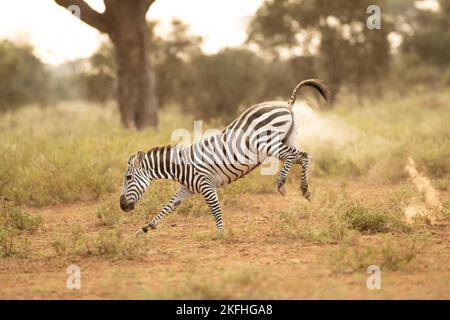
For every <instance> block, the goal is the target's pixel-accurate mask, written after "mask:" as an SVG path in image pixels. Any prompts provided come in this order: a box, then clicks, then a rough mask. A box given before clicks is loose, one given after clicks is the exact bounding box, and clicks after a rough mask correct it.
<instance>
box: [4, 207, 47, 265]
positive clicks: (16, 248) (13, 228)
mask: <svg viewBox="0 0 450 320" xmlns="http://www.w3.org/2000/svg"><path fill="white" fill-rule="evenodd" d="M41 226H42V219H41V218H40V217H36V216H33V215H31V214H29V213H26V212H24V211H22V210H21V209H20V208H19V207H17V206H14V205H13V204H12V203H11V202H9V201H5V200H0V257H8V256H12V255H22V256H26V255H28V253H29V251H30V241H29V240H28V237H27V234H29V233H32V232H35V231H37V230H38V229H39V228H40V227H41Z"/></svg>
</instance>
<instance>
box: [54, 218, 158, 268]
mask: <svg viewBox="0 0 450 320" xmlns="http://www.w3.org/2000/svg"><path fill="white" fill-rule="evenodd" d="M85 234H86V233H85V232H83V230H82V229H81V228H74V230H72V234H71V235H70V236H69V237H65V238H55V239H53V241H52V243H51V245H52V248H53V250H54V253H55V254H56V255H57V256H60V257H73V256H77V255H81V256H103V257H107V258H110V259H113V260H121V259H136V258H140V257H143V256H145V255H146V254H147V252H148V249H149V242H150V240H149V238H148V237H140V236H137V235H134V234H130V233H128V232H125V231H124V230H123V229H122V228H121V227H120V226H115V227H114V228H112V229H104V230H101V231H99V232H98V233H96V234H95V235H90V236H87V235H85Z"/></svg>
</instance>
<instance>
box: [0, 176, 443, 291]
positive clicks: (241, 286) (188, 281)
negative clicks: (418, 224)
mask: <svg viewBox="0 0 450 320" xmlns="http://www.w3.org/2000/svg"><path fill="white" fill-rule="evenodd" d="M353 188H354V190H357V192H359V193H361V194H363V193H366V194H369V195H370V196H378V195H382V194H383V192H385V190H386V188H384V187H380V186H367V187H363V186H361V185H357V184H355V185H353ZM291 189H292V188H291ZM444 196H445V197H447V198H448V194H445V195H444ZM295 197H299V195H298V194H297V193H296V192H295V191H294V190H290V192H289V194H288V196H287V197H286V198H282V197H281V196H280V195H279V194H276V193H271V194H258V195H243V196H242V201H241V203H242V204H241V205H239V206H236V205H234V206H232V207H230V206H225V207H224V208H223V209H224V210H223V211H224V221H225V224H226V227H227V228H228V230H229V231H228V232H229V234H231V236H228V237H226V238H224V239H219V240H215V239H214V225H213V221H212V217H210V216H199V217H196V216H188V217H186V216H183V215H181V214H174V215H172V216H170V217H168V218H167V219H166V220H165V221H163V222H162V223H161V225H160V226H159V228H158V229H157V230H155V231H154V232H152V233H149V234H148V235H147V237H148V238H149V241H150V248H151V249H150V253H149V254H147V255H146V256H143V257H138V258H134V259H131V260H128V259H114V258H111V257H102V256H87V255H75V256H67V257H59V256H56V255H54V254H51V252H53V249H52V247H51V242H52V241H53V239H54V237H55V236H62V237H64V236H65V235H68V234H69V233H70V230H71V228H72V227H73V226H75V225H81V226H83V227H84V228H85V230H86V232H88V233H96V232H98V231H99V230H100V229H101V228H104V227H100V226H98V224H97V221H96V216H95V212H96V209H97V205H98V204H97V203H95V202H88V203H77V204H71V205H58V206H53V207H46V208H39V209H37V208H29V209H28V211H29V212H31V213H33V214H37V215H40V216H42V218H43V221H44V230H43V231H40V232H38V233H36V234H33V235H31V236H30V240H31V242H32V250H33V251H35V252H39V254H38V255H37V256H36V255H35V256H33V257H32V258H24V257H9V258H4V259H1V260H0V298H1V299H111V298H112V299H121V298H126V299H151V298H162V299H164V298H185V299H186V298H194V299H196V298H206V299H208V298H225V299H227V298H238V299H239V298H255V299H264V298H269V299H272V298H276V299H383V298H388V299H401V298H406V299H449V298H450V226H449V225H443V226H439V227H434V228H429V229H428V231H427V232H426V233H427V234H426V240H424V242H423V243H421V244H420V245H419V246H418V249H417V250H418V251H417V253H416V258H415V260H414V261H413V262H412V266H411V267H410V268H408V269H407V270H402V271H391V272H389V271H383V270H381V289H380V290H369V289H368V288H367V286H366V281H367V278H368V276H369V275H368V274H367V273H365V272H363V271H362V272H352V273H337V272H334V271H333V269H332V268H331V267H330V264H329V263H328V262H327V257H328V256H329V254H330V250H333V249H335V248H336V246H337V245H338V244H311V243H308V242H307V241H304V240H302V239H289V238H286V237H276V236H273V235H272V234H271V230H272V229H271V228H272V227H273V221H275V219H276V218H277V215H278V214H279V213H280V211H282V210H283V209H286V208H287V207H288V206H289V204H290V202H292V200H293V199H294V198H295ZM305 205H307V203H305ZM139 227H140V224H138V223H129V224H127V225H126V228H127V231H129V232H130V233H132V232H135V231H136V230H137V229H138V228H139ZM230 230H231V231H230ZM395 237H397V239H398V240H399V241H400V242H402V241H403V242H404V243H408V242H409V241H410V237H411V235H410V234H400V235H395ZM379 240H380V235H367V236H364V241H366V242H367V243H377V242H378V241H379ZM72 264H74V265H77V266H79V267H80V269H81V289H80V290H69V289H67V288H66V280H67V278H68V276H69V275H68V274H67V273H66V268H67V267H68V266H69V265H72ZM374 264H377V261H374Z"/></svg>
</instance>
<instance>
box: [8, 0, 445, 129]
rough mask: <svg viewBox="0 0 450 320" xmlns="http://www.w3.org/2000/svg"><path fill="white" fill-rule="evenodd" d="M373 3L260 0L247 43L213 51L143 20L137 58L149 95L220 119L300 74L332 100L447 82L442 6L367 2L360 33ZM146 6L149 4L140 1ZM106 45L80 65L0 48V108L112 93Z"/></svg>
mask: <svg viewBox="0 0 450 320" xmlns="http://www.w3.org/2000/svg"><path fill="white" fill-rule="evenodd" d="M372 2H373V1H369V0H360V1H358V2H355V1H351V0H339V1H330V0H328V1H327V0H290V1H288V0H266V1H265V2H263V4H262V5H261V7H260V8H259V10H257V12H256V14H255V16H254V17H252V18H251V20H250V23H249V26H248V40H247V42H246V44H244V45H242V46H241V47H238V48H225V49H222V50H221V51H220V52H218V53H215V54H206V53H204V52H203V51H202V49H201V45H202V39H201V37H198V36H196V35H193V34H192V33H191V31H190V30H189V27H188V26H187V25H186V24H184V23H183V22H181V21H179V20H174V21H172V23H171V28H170V29H169V30H168V31H167V32H165V34H164V36H161V35H158V34H157V32H156V29H157V26H158V24H157V22H155V21H150V22H149V21H147V22H146V31H145V34H146V36H147V40H146V45H147V48H146V50H145V51H146V52H147V54H148V57H147V59H148V60H149V61H152V68H151V70H152V74H153V76H154V77H155V78H156V79H157V81H156V87H155V88H154V90H155V97H154V98H155V99H156V100H158V101H159V102H160V104H161V107H166V106H168V105H174V106H177V107H179V109H180V110H181V111H182V112H186V113H191V114H194V115H195V116H196V117H199V118H205V119H206V118H222V119H224V120H229V119H231V118H233V117H234V116H235V114H236V113H237V112H239V110H240V109H243V108H244V107H248V106H249V105H251V104H254V103H258V102H261V101H267V100H275V99H276V100H282V101H285V100H287V99H288V98H289V96H290V93H291V90H292V88H293V87H294V86H295V85H296V84H297V83H298V81H300V80H302V79H306V78H313V77H314V78H323V79H324V80H325V81H326V82H327V83H329V85H330V86H331V89H332V92H333V99H336V98H338V94H340V93H345V95H343V96H348V95H355V96H356V97H358V98H359V99H360V100H362V98H363V97H369V98H374V97H379V96H380V95H381V94H382V93H383V90H384V91H387V92H395V93H399V94H403V93H406V92H411V91H412V90H415V89H416V88H421V87H423V88H425V89H430V88H437V89H438V90H439V88H442V87H443V86H445V85H450V56H449V55H450V31H449V30H450V28H449V27H450V0H440V1H439V9H438V10H436V9H435V10H431V9H429V8H428V9H427V8H425V9H424V8H419V6H417V2H415V1H412V0H383V1H375V3H374V4H378V5H379V6H380V8H381V10H382V11H381V14H382V15H381V18H382V20H381V29H376V30H369V29H368V28H367V27H366V21H367V18H368V17H369V15H370V14H368V13H367V12H366V9H367V7H368V6H369V5H371V4H373V3H372ZM147 3H149V2H147ZM118 69H119V68H118V64H117V59H116V53H115V46H114V45H113V42H112V40H111V39H110V40H107V41H105V42H104V43H102V44H101V46H100V47H99V49H98V51H97V52H96V53H95V54H94V55H92V56H91V57H90V58H88V59H78V60H76V61H71V62H68V63H65V64H63V65H61V66H57V67H50V66H44V65H43V64H42V63H41V62H40V61H39V59H38V58H37V57H35V56H34V55H33V52H32V48H31V46H28V45H17V44H14V43H12V42H10V41H2V42H0V97H1V99H0V110H5V109H7V108H9V109H12V108H15V107H16V106H18V105H21V104H27V103H35V102H38V103H39V102H40V103H44V102H45V103H48V102H52V101H57V100H63V99H79V98H87V99H89V100H93V101H97V102H101V103H103V102H106V101H109V100H113V99H115V98H116V97H117V96H118V94H119V79H118Z"/></svg>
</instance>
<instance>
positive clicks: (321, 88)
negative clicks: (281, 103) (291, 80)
mask: <svg viewBox="0 0 450 320" xmlns="http://www.w3.org/2000/svg"><path fill="white" fill-rule="evenodd" d="M302 87H312V88H314V89H316V90H317V91H318V92H319V93H320V94H321V95H322V97H323V98H324V99H325V100H328V99H329V96H330V91H329V90H328V88H327V86H326V85H325V83H324V82H323V81H321V80H318V79H308V80H303V81H302V82H300V83H299V84H298V85H297V86H296V87H295V89H294V91H293V92H292V95H291V99H289V102H288V104H289V105H290V106H291V107H292V106H293V105H294V103H295V99H296V98H297V93H298V91H299V90H300V88H302Z"/></svg>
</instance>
